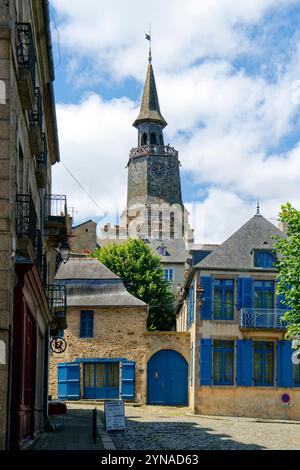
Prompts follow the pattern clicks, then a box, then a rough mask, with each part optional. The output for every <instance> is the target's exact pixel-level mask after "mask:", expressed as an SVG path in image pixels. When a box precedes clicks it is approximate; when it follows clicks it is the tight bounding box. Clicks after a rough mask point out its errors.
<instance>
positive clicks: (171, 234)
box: [170, 212, 175, 239]
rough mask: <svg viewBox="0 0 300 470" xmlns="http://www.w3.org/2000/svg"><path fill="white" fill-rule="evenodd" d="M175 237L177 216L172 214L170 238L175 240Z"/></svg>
mask: <svg viewBox="0 0 300 470" xmlns="http://www.w3.org/2000/svg"><path fill="white" fill-rule="evenodd" d="M174 236H175V216H174V212H171V213H170V238H171V239H174Z"/></svg>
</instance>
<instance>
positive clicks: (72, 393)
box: [57, 362, 80, 400]
mask: <svg viewBox="0 0 300 470" xmlns="http://www.w3.org/2000/svg"><path fill="white" fill-rule="evenodd" d="M57 389H58V392H57V396H58V398H60V399H70V400H78V399H79V398H80V364H79V363H71V362H69V363H63V364H57Z"/></svg>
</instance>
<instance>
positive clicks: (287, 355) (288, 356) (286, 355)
mask: <svg viewBox="0 0 300 470" xmlns="http://www.w3.org/2000/svg"><path fill="white" fill-rule="evenodd" d="M292 353H293V351H292V343H291V341H278V342H277V387H292V386H293V363H292Z"/></svg>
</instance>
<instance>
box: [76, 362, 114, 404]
mask: <svg viewBox="0 0 300 470" xmlns="http://www.w3.org/2000/svg"><path fill="white" fill-rule="evenodd" d="M83 383H84V394H83V397H84V398H96V399H97V398H98V399H114V398H116V399H117V398H119V363H118V362H117V363H115V362H98V363H87V364H84V368H83Z"/></svg>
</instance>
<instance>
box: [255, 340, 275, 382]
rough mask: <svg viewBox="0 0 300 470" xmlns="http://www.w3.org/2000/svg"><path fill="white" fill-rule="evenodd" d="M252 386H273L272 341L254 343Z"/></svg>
mask: <svg viewBox="0 0 300 470" xmlns="http://www.w3.org/2000/svg"><path fill="white" fill-rule="evenodd" d="M254 385H256V386H259V385H264V386H274V343H273V341H254Z"/></svg>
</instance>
